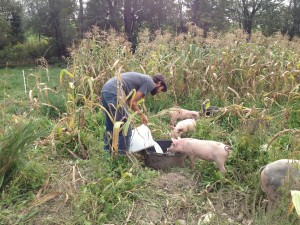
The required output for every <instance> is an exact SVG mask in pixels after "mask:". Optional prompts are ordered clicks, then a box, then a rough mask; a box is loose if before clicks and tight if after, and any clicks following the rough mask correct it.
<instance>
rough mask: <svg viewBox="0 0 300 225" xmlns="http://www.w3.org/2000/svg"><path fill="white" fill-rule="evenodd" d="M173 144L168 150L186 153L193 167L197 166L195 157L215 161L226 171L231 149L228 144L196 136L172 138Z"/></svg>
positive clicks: (220, 168)
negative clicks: (225, 165)
mask: <svg viewBox="0 0 300 225" xmlns="http://www.w3.org/2000/svg"><path fill="white" fill-rule="evenodd" d="M172 142H173V143H172V145H171V147H170V148H168V149H167V151H168V152H172V153H175V152H181V153H186V154H187V156H188V157H189V159H190V165H191V168H192V169H194V167H195V159H196V158H199V159H203V160H207V161H210V162H215V163H216V164H217V166H218V168H219V170H220V171H222V172H226V169H225V167H224V164H225V161H226V159H227V157H228V155H229V153H230V151H231V149H230V147H229V146H228V145H225V144H223V143H221V142H216V141H207V140H199V139H194V138H179V139H177V140H176V139H173V138H172Z"/></svg>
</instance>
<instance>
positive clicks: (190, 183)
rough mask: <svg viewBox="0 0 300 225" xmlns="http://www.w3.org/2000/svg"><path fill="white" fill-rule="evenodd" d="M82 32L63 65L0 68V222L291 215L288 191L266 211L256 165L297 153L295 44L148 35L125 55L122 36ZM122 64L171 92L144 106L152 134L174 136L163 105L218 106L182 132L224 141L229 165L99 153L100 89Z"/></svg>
mask: <svg viewBox="0 0 300 225" xmlns="http://www.w3.org/2000/svg"><path fill="white" fill-rule="evenodd" d="M192 32H194V33H192ZM100 34H101V33H100ZM90 35H91V36H90V38H87V39H84V40H83V41H82V43H80V44H79V45H78V46H75V47H74V48H73V49H72V50H71V57H72V60H71V61H70V65H69V66H68V67H67V66H66V67H61V68H60V67H55V66H51V65H50V66H47V65H46V64H45V65H44V66H43V67H39V68H14V69H11V68H7V69H1V70H0V80H1V83H0V87H1V88H0V90H1V91H0V108H1V120H0V121H1V128H0V140H1V142H0V143H1V145H0V163H1V165H0V189H1V196H0V224H5V225H6V224H149V225H150V224H205V221H207V220H209V218H210V222H209V223H208V222H207V223H206V224H274V225H275V224H278V225H279V224H299V218H298V217H297V214H296V212H295V211H292V212H291V213H290V214H288V210H289V205H290V202H291V198H290V196H289V195H288V194H287V195H284V197H283V198H282V199H281V201H280V203H279V204H278V207H277V209H276V210H274V211H266V205H265V202H264V201H263V200H264V199H265V197H266V196H265V194H264V193H263V192H262V190H261V188H260V181H259V169H260V168H261V166H264V165H266V164H267V163H269V162H272V161H275V160H277V159H281V158H294V159H300V155H299V152H300V143H299V140H300V137H299V128H300V113H299V110H300V93H299V81H300V79H299V76H300V72H299V70H300V58H299V48H295V46H299V42H286V40H283V38H281V37H280V36H279V37H270V38H269V39H267V38H264V37H262V36H260V35H259V34H254V35H253V39H252V42H251V43H244V39H243V37H242V36H241V34H240V33H239V32H236V33H233V34H227V36H226V37H218V38H214V39H207V40H203V38H202V37H201V36H199V35H197V30H192V31H191V33H188V34H185V35H186V36H182V35H179V36H175V37H171V35H170V34H164V35H157V36H156V37H151V38H149V39H147V38H146V37H147V32H144V33H142V34H141V36H140V38H139V40H140V42H141V43H140V45H139V48H138V49H137V50H136V53H135V54H134V55H132V54H131V53H130V46H129V44H128V43H127V42H126V40H125V39H123V38H122V36H121V35H117V34H116V33H114V32H112V33H109V34H105V35H103V36H101V35H100V37H99V36H97V35H99V32H95V33H94V34H90ZM93 35H94V36H93ZM223 38H224V39H223ZM230 38H231V39H230ZM87 46H88V47H87ZM87 56H88V57H87ZM63 69H67V70H63ZM62 70H63V71H62ZM23 71H24V76H23ZM61 71H62V73H61ZM119 71H121V72H124V71H138V72H144V73H147V74H154V73H156V72H161V73H163V74H166V76H167V77H168V83H169V91H168V92H167V93H166V94H165V95H161V96H157V97H152V96H150V97H147V98H146V101H145V104H144V110H145V109H146V110H147V112H146V114H147V115H148V118H149V127H150V129H151V131H152V133H153V136H154V138H155V139H169V138H170V136H169V134H170V129H169V118H168V116H167V114H166V113H165V112H166V109H168V108H170V107H173V106H180V107H182V108H186V109H190V110H200V109H201V107H202V103H203V102H204V100H205V99H209V100H210V103H211V105H214V106H218V107H221V108H222V111H221V112H219V113H216V114H215V115H213V116H211V117H201V118H200V119H199V120H198V121H197V129H196V131H195V132H194V133H193V134H190V137H194V138H199V139H208V140H216V141H222V142H224V143H226V144H229V145H231V146H232V149H233V152H232V154H231V155H230V157H229V158H228V160H227V161H226V169H227V172H226V173H224V174H223V173H221V172H219V171H218V170H217V169H216V167H215V165H214V163H211V162H206V161H200V160H199V161H197V162H196V168H195V169H194V170H192V169H190V168H189V167H188V164H187V166H186V167H184V168H172V169H168V170H164V171H162V170H153V169H150V168H148V167H145V166H144V165H143V160H142V157H141V156H140V155H139V154H135V155H132V156H131V157H125V156H120V157H118V158H117V160H113V159H112V157H111V156H110V155H109V154H108V153H106V152H104V151H103V140H102V137H103V133H104V130H105V127H104V115H103V112H102V111H101V109H100V108H99V107H100V105H99V99H98V98H97V95H98V94H99V90H100V89H101V86H102V84H103V83H104V82H105V81H106V80H107V79H108V78H109V77H111V76H113V75H114V74H116V73H118V72H119ZM24 77H25V84H26V93H25V86H24ZM74 85H75V86H76V87H75V88H74ZM139 124H140V122H139V119H138V118H134V119H133V125H134V126H138V125H139ZM266 146H268V148H267V149H266Z"/></svg>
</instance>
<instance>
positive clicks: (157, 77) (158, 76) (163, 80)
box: [152, 74, 168, 92]
mask: <svg viewBox="0 0 300 225" xmlns="http://www.w3.org/2000/svg"><path fill="white" fill-rule="evenodd" d="M152 79H153V81H154V83H156V84H157V83H158V82H159V81H161V83H162V85H163V86H164V89H163V92H166V91H167V89H168V88H167V82H166V78H165V77H164V75H162V74H155V75H154V76H153V77H152Z"/></svg>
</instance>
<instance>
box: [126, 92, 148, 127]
mask: <svg viewBox="0 0 300 225" xmlns="http://www.w3.org/2000/svg"><path fill="white" fill-rule="evenodd" d="M144 96H145V94H144V93H143V92H140V91H137V92H136V94H135V96H134V98H133V99H132V100H129V104H131V109H132V110H133V111H134V112H138V113H139V114H140V116H141V120H142V123H143V124H145V125H147V124H148V118H147V117H146V116H145V115H144V114H143V112H142V110H141V109H140V107H139V106H138V101H139V100H141V99H142V98H144ZM129 106H130V105H129Z"/></svg>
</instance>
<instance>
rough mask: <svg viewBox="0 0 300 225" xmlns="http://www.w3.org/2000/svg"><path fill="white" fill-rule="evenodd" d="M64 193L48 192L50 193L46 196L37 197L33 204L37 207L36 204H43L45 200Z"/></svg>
mask: <svg viewBox="0 0 300 225" xmlns="http://www.w3.org/2000/svg"><path fill="white" fill-rule="evenodd" d="M61 194H63V193H61V192H51V193H48V194H45V195H44V196H42V197H40V198H37V199H36V200H35V201H34V202H33V203H32V206H33V207H36V206H39V205H42V204H44V203H45V202H47V201H49V200H51V199H53V198H56V197H57V196H59V195H61Z"/></svg>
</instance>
